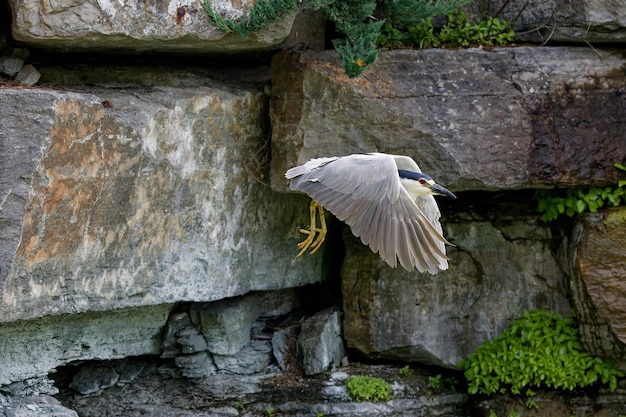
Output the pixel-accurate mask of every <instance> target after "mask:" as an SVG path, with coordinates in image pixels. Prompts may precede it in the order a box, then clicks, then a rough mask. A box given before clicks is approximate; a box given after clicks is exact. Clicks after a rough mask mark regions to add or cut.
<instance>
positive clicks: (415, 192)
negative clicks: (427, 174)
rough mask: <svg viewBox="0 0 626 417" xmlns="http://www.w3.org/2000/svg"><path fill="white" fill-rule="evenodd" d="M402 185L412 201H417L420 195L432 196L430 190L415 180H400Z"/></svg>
mask: <svg viewBox="0 0 626 417" xmlns="http://www.w3.org/2000/svg"><path fill="white" fill-rule="evenodd" d="M400 184H402V186H403V187H404V189H405V190H406V191H407V192H408V193H409V195H410V196H411V198H412V199H414V200H415V198H417V197H418V196H420V195H431V194H432V192H431V190H430V188H428V187H425V186H423V185H422V184H420V183H419V182H417V181H415V180H410V179H407V178H400Z"/></svg>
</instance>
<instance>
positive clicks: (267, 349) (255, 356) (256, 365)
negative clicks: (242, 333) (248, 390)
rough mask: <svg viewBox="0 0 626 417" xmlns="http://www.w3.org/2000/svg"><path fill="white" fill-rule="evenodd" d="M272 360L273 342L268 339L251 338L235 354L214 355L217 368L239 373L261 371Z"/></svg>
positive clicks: (245, 373) (248, 373) (246, 373)
mask: <svg viewBox="0 0 626 417" xmlns="http://www.w3.org/2000/svg"><path fill="white" fill-rule="evenodd" d="M271 361H272V343H271V342H270V341H267V340H251V341H250V343H249V344H248V345H247V346H244V347H243V348H242V349H241V350H240V351H239V352H237V353H236V354H235V355H216V354H214V355H213V362H215V366H217V369H219V370H220V371H224V372H227V373H231V374H238V375H252V374H255V373H258V372H261V371H263V370H264V369H265V368H267V366H268V365H269V364H270V362H271Z"/></svg>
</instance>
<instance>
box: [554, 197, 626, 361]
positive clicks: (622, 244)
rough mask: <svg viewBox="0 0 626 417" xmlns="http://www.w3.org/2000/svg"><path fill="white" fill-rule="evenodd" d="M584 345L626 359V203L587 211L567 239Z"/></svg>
mask: <svg viewBox="0 0 626 417" xmlns="http://www.w3.org/2000/svg"><path fill="white" fill-rule="evenodd" d="M562 249H563V252H562V253H564V254H565V256H564V257H563V259H564V260H565V266H566V268H565V269H566V270H567V271H568V275H569V278H570V280H569V282H570V286H571V291H572V301H573V304H574V307H575V308H576V319H577V321H578V324H579V328H580V338H581V342H582V343H583V346H584V347H585V349H586V350H587V351H589V352H590V353H592V354H593V355H597V356H602V357H605V358H612V359H619V360H621V362H622V366H623V365H624V362H625V359H626V281H625V280H624V277H626V263H625V262H624V254H625V253H626V209H625V208H615V209H609V210H603V211H601V212H599V213H589V214H585V215H584V216H582V217H581V218H580V219H579V220H578V221H577V222H576V225H575V226H574V229H573V231H572V234H571V236H570V238H569V239H567V240H565V241H564V244H563V245H562Z"/></svg>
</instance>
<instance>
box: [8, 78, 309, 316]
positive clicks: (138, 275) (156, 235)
mask: <svg viewBox="0 0 626 417" xmlns="http://www.w3.org/2000/svg"><path fill="white" fill-rule="evenodd" d="M0 103H1V104H2V108H3V109H4V110H3V111H4V112H5V113H4V116H3V118H2V121H1V122H0V123H2V128H1V129H0V132H2V133H0V135H2V136H1V137H0V141H1V143H2V148H1V152H2V155H0V157H1V158H2V159H3V160H5V161H9V163H8V164H3V165H2V169H3V172H2V190H1V191H0V195H2V198H3V201H4V207H3V208H4V209H3V211H2V216H3V218H4V219H5V223H4V224H5V228H6V230H7V232H8V233H4V234H3V236H4V239H3V243H2V253H3V257H2V261H3V268H2V270H1V271H0V284H1V285H2V288H3V292H2V304H1V305H0V321H4V322H9V321H13V320H17V319H28V318H33V317H41V316H44V315H48V314H61V313H76V312H83V311H90V310H107V309H112V308H123V307H130V306H138V305H156V304H162V303H171V302H176V301H182V300H188V301H212V300H218V299H221V298H227V297H231V296H234V295H238V294H243V293H246V292H248V291H251V290H264V289H280V288H289V287H296V286H300V285H304V284H307V283H311V282H316V281H318V280H319V279H320V276H321V272H320V271H321V269H320V267H321V259H320V258H312V257H308V258H303V259H302V260H301V261H297V262H296V261H294V256H295V249H296V248H295V247H294V245H295V243H296V242H297V239H298V238H299V237H298V233H297V230H296V229H297V224H298V223H302V222H303V220H301V219H302V217H300V218H298V217H299V216H301V215H305V214H306V212H305V211H304V210H298V209H296V207H306V204H307V203H306V201H307V200H306V199H305V198H294V196H278V197H277V196H276V195H274V194H273V193H271V192H270V191H269V189H268V188H267V187H265V186H264V185H262V184H261V183H259V182H258V180H259V179H261V178H262V175H263V174H262V170H263V167H262V166H261V165H259V164H258V163H257V161H255V159H254V158H255V155H256V156H258V155H260V154H259V153H258V152H259V150H261V149H262V148H263V147H264V146H265V145H264V143H265V142H264V141H265V122H264V119H263V113H264V111H265V109H266V100H265V98H264V96H263V95H262V94H260V93H253V92H249V91H241V90H240V91H234V90H229V89H226V88H223V89H221V90H220V89H217V88H200V89H197V88H196V89H187V88H168V87H163V88H152V89H145V90H129V91H120V90H115V91H113V90H106V89H101V90H94V91H93V92H92V94H84V93H81V94H78V93H62V92H56V91H53V90H37V89H34V90H6V89H5V90H0ZM25 120H37V122H38V123H28V124H27V125H26V126H24V127H23V128H18V127H17V126H21V125H23V124H24V121H25ZM255 177H256V178H255ZM30 178H32V183H31V184H29V181H27V180H26V179H30ZM22 217H23V221H22ZM280 230H282V231H280ZM276 233H278V235H276ZM277 236H282V238H278V239H277V238H276V237H277ZM13 254H15V255H13Z"/></svg>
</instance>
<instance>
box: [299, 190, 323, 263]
mask: <svg viewBox="0 0 626 417" xmlns="http://www.w3.org/2000/svg"><path fill="white" fill-rule="evenodd" d="M309 213H310V215H311V225H310V226H309V229H300V233H302V234H305V235H307V237H306V239H304V240H303V241H302V242H300V243H298V248H300V252H299V253H298V255H297V256H296V258H299V257H301V256H302V255H303V254H304V252H306V250H307V249H308V248H311V255H312V254H314V253H315V252H317V250H318V249H319V248H320V246H322V243H324V239H326V231H327V229H326V219H325V218H324V207H322V206H321V205H319V203H318V202H317V201H315V200H311V205H310V206H309ZM318 213H319V217H320V227H319V228H318V227H317V221H316V215H317V214H318ZM316 234H317V237H316Z"/></svg>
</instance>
